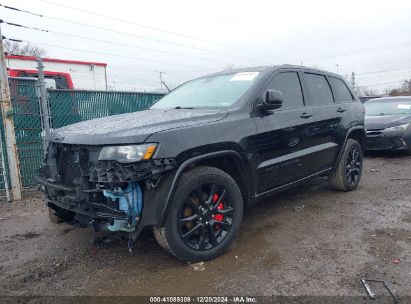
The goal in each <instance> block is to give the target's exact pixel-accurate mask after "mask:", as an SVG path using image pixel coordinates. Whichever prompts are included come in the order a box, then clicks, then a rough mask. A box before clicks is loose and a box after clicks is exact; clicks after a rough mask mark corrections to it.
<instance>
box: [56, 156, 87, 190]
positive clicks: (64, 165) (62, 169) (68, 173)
mask: <svg viewBox="0 0 411 304" xmlns="http://www.w3.org/2000/svg"><path fill="white" fill-rule="evenodd" d="M59 158H60V159H59V164H60V165H59V169H58V172H59V175H60V176H61V181H62V182H63V183H64V184H66V185H74V179H75V178H79V177H81V176H84V175H87V172H88V168H87V164H88V154H87V151H84V150H71V149H67V148H66V149H65V148H62V149H60V151H59Z"/></svg>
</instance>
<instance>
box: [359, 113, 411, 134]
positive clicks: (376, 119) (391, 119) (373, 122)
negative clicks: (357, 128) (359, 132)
mask: <svg viewBox="0 0 411 304" xmlns="http://www.w3.org/2000/svg"><path fill="white" fill-rule="evenodd" d="M408 122H411V115H404V114H394V115H381V116H365V127H366V128H367V130H378V129H385V128H390V127H394V126H398V125H402V124H406V123H408Z"/></svg>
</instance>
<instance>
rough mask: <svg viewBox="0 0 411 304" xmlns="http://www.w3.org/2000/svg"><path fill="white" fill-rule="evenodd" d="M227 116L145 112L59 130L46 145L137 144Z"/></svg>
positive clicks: (205, 112) (188, 111) (200, 111)
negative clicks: (148, 138)
mask: <svg viewBox="0 0 411 304" xmlns="http://www.w3.org/2000/svg"><path fill="white" fill-rule="evenodd" d="M227 114H228V112H227V111H224V110H214V109H213V110H210V109H207V110H204V109H168V110H159V109H155V110H145V111H139V112H133V113H126V114H120V115H113V116H109V117H104V118H97V119H92V120H87V121H83V122H79V123H75V124H72V125H69V126H66V127H63V128H59V129H56V130H54V131H52V132H51V136H50V141H52V142H59V143H66V144H81V145H108V144H127V143H140V142H144V141H145V140H146V139H147V137H148V136H150V135H152V134H154V133H158V132H161V131H164V130H170V129H176V128H184V127H189V126H194V125H197V124H204V123H210V122H214V121H217V120H221V119H223V118H225V117H226V116H227Z"/></svg>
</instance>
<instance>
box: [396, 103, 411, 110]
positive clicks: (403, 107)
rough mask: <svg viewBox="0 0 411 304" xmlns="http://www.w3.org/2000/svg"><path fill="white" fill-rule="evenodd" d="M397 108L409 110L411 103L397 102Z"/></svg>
mask: <svg viewBox="0 0 411 304" xmlns="http://www.w3.org/2000/svg"><path fill="white" fill-rule="evenodd" d="M397 109H404V110H410V109H411V104H399V105H398V106H397Z"/></svg>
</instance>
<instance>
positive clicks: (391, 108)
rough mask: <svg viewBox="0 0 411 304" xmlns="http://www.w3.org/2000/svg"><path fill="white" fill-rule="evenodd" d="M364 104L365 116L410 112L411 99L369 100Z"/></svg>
mask: <svg viewBox="0 0 411 304" xmlns="http://www.w3.org/2000/svg"><path fill="white" fill-rule="evenodd" d="M364 106H365V113H366V115H367V116H381V115H393V114H411V99H410V100H401V101H400V100H398V101H397V100H393V101H369V102H366V103H365V104H364Z"/></svg>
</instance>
